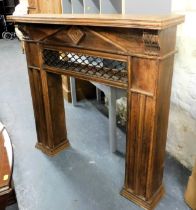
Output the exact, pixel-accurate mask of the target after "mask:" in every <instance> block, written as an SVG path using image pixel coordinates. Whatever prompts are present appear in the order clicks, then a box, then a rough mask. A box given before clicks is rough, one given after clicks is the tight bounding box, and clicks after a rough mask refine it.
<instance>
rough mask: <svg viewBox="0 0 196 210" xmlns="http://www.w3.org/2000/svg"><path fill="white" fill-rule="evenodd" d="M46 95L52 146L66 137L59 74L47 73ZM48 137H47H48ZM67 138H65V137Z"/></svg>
mask: <svg viewBox="0 0 196 210" xmlns="http://www.w3.org/2000/svg"><path fill="white" fill-rule="evenodd" d="M46 75H47V83H48V94H49V95H48V97H49V104H50V108H49V109H50V113H51V120H52V131H53V138H54V139H53V142H52V143H53V147H55V146H56V145H59V144H60V143H62V142H63V141H65V139H66V138H67V133H66V126H65V111H64V102H63V91H62V78H61V76H60V75H57V74H52V73H47V74H46ZM48 138H49V137H48ZM66 140H67V139H66Z"/></svg>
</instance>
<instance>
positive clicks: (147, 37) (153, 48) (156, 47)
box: [142, 32, 160, 55]
mask: <svg viewBox="0 0 196 210" xmlns="http://www.w3.org/2000/svg"><path fill="white" fill-rule="evenodd" d="M142 39H143V43H144V53H145V54H147V55H159V52H160V43H159V36H158V34H152V33H150V32H143V37H142Z"/></svg>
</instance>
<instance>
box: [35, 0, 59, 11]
mask: <svg viewBox="0 0 196 210" xmlns="http://www.w3.org/2000/svg"><path fill="white" fill-rule="evenodd" d="M38 8H39V9H38V13H50V14H53V13H56V14H61V13H62V7H61V0H55V1H54V0H41V1H38Z"/></svg>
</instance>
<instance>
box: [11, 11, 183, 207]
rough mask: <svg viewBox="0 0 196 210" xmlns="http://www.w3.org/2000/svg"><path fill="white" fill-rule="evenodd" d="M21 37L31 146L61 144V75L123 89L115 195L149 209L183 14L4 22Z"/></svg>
mask: <svg viewBox="0 0 196 210" xmlns="http://www.w3.org/2000/svg"><path fill="white" fill-rule="evenodd" d="M9 20H10V21H14V22H15V23H17V24H18V25H19V28H20V29H21V31H22V32H23V34H24V37H25V50H26V55H27V64H28V72H29V81H30V87H31V94H32V99H33V106H34V114H35V122H36V129H37V136H38V142H37V148H39V149H41V150H42V151H43V152H44V153H46V154H48V155H55V154H57V153H58V152H59V151H61V150H63V149H65V148H67V147H69V141H68V140H67V132H66V123H65V113H64V105H63V92H62V79H61V75H68V76H73V77H76V78H79V79H83V80H88V81H96V82H100V83H103V84H106V85H110V86H114V87H118V88H123V89H126V90H127V97H128V106H127V107H128V113H127V114H128V117H127V119H128V122H127V142H126V164H125V182H124V186H123V189H122V191H121V195H123V196H124V197H126V198H127V199H129V200H131V201H133V202H135V203H136V204H138V205H140V206H141V207H143V208H145V209H153V208H154V207H155V206H156V204H157V203H158V201H159V200H160V198H161V197H162V196H163V194H164V189H163V184H162V178H163V169H164V156H165V145H166V137H167V126H168V116H169V104H170V94H171V83H172V73H173V63H174V54H175V43H176V28H177V25H178V24H180V23H182V22H183V21H184V17H183V16H179V15H170V16H159V17H157V16H154V17H153V16H148V17H147V16H146V17H145V16H140V17H138V16H137V17H136V16H128V15H125V16H123V15H44V14H42V15H25V16H21V17H12V16H11V17H9Z"/></svg>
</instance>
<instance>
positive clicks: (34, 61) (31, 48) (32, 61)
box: [26, 43, 39, 67]
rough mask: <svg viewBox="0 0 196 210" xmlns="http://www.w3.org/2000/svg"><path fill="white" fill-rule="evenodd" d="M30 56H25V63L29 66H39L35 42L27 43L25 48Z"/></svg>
mask: <svg viewBox="0 0 196 210" xmlns="http://www.w3.org/2000/svg"><path fill="white" fill-rule="evenodd" d="M26 50H27V51H28V53H29V54H31V56H27V63H28V65H29V66H32V67H38V66H39V54H38V46H37V44H36V43H29V44H28V45H27V49H26Z"/></svg>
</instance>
